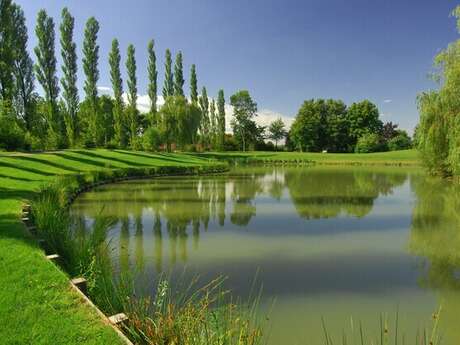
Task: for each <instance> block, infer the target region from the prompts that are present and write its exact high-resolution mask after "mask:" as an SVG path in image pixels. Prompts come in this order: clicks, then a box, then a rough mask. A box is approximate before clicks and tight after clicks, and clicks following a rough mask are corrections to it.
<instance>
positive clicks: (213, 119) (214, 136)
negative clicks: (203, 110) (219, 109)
mask: <svg viewBox="0 0 460 345" xmlns="http://www.w3.org/2000/svg"><path fill="white" fill-rule="evenodd" d="M209 122H210V132H211V133H210V137H211V146H212V148H213V149H215V148H216V147H217V145H218V142H217V140H218V124H217V114H216V102H215V101H214V100H213V99H211V102H210V103H209Z"/></svg>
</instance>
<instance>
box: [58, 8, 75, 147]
mask: <svg viewBox="0 0 460 345" xmlns="http://www.w3.org/2000/svg"><path fill="white" fill-rule="evenodd" d="M74 23H75V20H74V18H73V17H72V15H71V14H70V13H69V10H68V9H67V7H65V8H64V9H63V10H62V22H61V26H60V32H61V56H62V61H63V65H62V74H63V77H62V79H61V85H62V90H63V94H62V96H63V98H64V102H65V112H64V122H65V128H66V133H67V140H68V142H69V145H70V146H71V147H74V146H75V144H76V141H77V136H78V123H77V114H78V103H79V98H78V89H77V52H76V50H77V46H76V44H75V42H74V41H73V31H74V26H75V24H74Z"/></svg>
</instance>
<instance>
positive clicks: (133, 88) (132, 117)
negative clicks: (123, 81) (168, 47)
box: [126, 44, 139, 146]
mask: <svg viewBox="0 0 460 345" xmlns="http://www.w3.org/2000/svg"><path fill="white" fill-rule="evenodd" d="M126 70H127V71H128V79H127V83H128V109H127V113H128V124H129V126H128V127H129V134H130V145H131V146H133V145H134V143H135V140H136V137H137V134H138V130H139V122H138V111H137V78H136V57H135V49H134V46H133V45H132V44H130V45H129V46H128V58H127V59H126Z"/></svg>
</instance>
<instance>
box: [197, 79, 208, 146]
mask: <svg viewBox="0 0 460 345" xmlns="http://www.w3.org/2000/svg"><path fill="white" fill-rule="evenodd" d="M198 102H199V105H200V109H201V124H200V133H201V142H202V144H203V145H204V146H207V145H208V144H209V129H210V128H209V125H210V123H209V99H208V93H207V91H206V87H204V86H203V89H202V90H201V96H200V97H199V99H198Z"/></svg>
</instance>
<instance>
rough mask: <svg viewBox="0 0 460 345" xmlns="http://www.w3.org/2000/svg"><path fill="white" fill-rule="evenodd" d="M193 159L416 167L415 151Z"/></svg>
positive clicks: (208, 155) (220, 155) (256, 154)
mask: <svg viewBox="0 0 460 345" xmlns="http://www.w3.org/2000/svg"><path fill="white" fill-rule="evenodd" d="M194 156H195V157H206V158H216V159H223V160H244V161H249V162H255V163H256V162H264V161H265V162H283V161H284V162H289V161H301V162H310V163H317V164H363V165H364V164H367V165H418V164H420V161H419V157H418V152H417V151H416V150H404V151H391V152H378V153H314V152H244V153H243V152H218V153H216V152H210V153H197V154H194Z"/></svg>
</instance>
